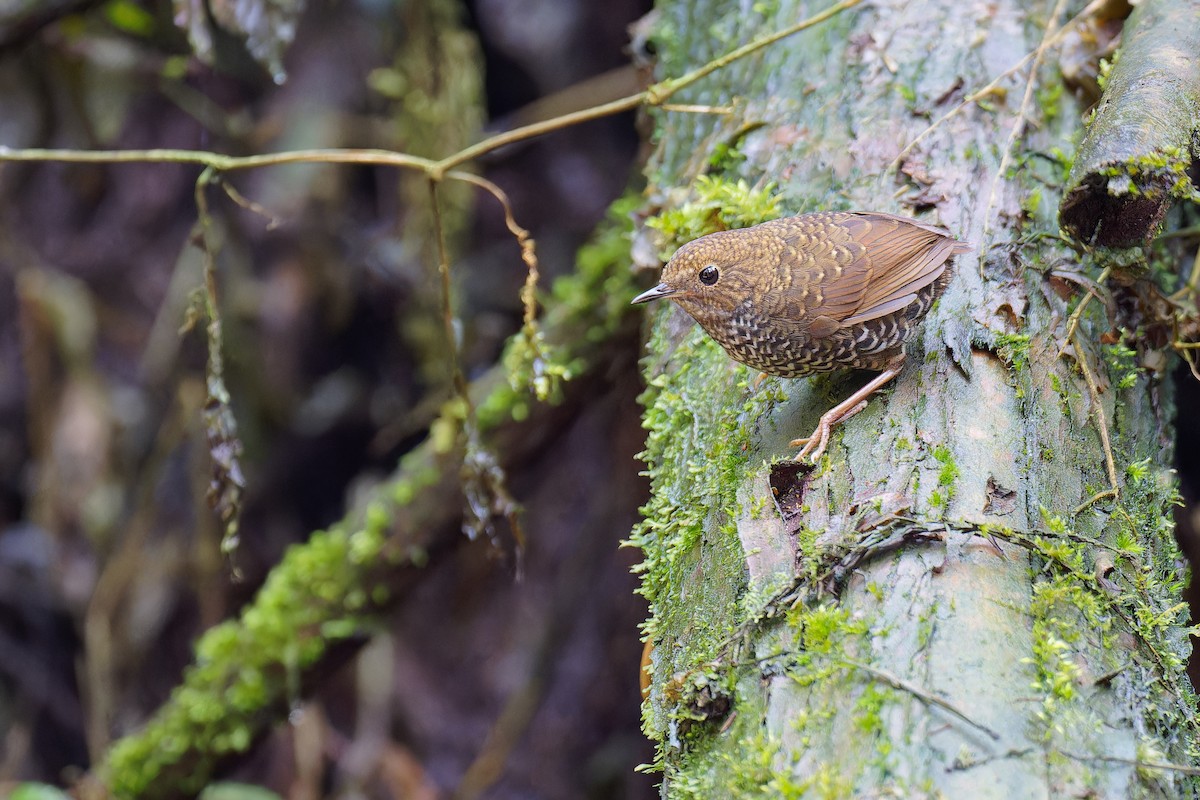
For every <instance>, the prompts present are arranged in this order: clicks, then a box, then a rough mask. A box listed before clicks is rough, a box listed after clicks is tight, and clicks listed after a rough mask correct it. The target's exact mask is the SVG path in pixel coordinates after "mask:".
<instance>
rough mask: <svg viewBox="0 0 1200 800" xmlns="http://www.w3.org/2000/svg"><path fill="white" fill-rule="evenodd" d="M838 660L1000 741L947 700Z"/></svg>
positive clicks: (885, 673)
mask: <svg viewBox="0 0 1200 800" xmlns="http://www.w3.org/2000/svg"><path fill="white" fill-rule="evenodd" d="M839 660H840V661H841V662H842V663H843V664H845V665H846V666H848V667H853V668H854V669H859V670H862V671H863V672H865V673H867V674H868V675H871V676H872V677H874V678H876V679H878V680H881V681H883V682H884V683H886V684H888V685H889V686H891V687H892V688H893V689H899V690H900V691H902V692H908V693H909V694H911V695H912V696H913V697H916V698H917V699H918V700H921V701H922V702H924V703H927V704H929V705H934V706H937V707H938V708H940V709H942V710H943V711H946V712H949V713H950V714H953V715H954V716H956V717H958V718H959V719H960V720H962V721H963V722H965V723H967V724H968V725H970V726H971V727H972V728H975V729H976V730H978V731H981V732H983V733H985V734H987V735H988V736H989V737H991V738H992V740H994V741H1000V734H998V733H996V732H995V731H994V730H992V729H991V728H989V727H988V726H986V725H984V724H983V723H980V722H976V721H975V720H973V719H971V718H970V717H968V716H967V715H966V714H965V713H963V711H961V710H960V709H959V708H958V707H957V706H955V705H954V704H953V703H951V702H950V701H949V700H944V699H942V698H940V697H938V696H937V695H935V694H930V693H929V692H927V691H925V690H924V689H922V688H921V687H920V686H917V685H916V684H915V683H910V682H908V681H906V680H904V679H903V678H901V677H900V676H899V675H895V674H893V673H891V672H888V671H886V670H882V669H879V668H877V667H872V666H868V665H867V664H860V663H859V662H857V661H851V660H850V659H848V658H843V659H839Z"/></svg>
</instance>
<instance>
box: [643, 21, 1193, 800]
mask: <svg viewBox="0 0 1200 800" xmlns="http://www.w3.org/2000/svg"><path fill="white" fill-rule="evenodd" d="M660 5H661V12H662V18H661V19H660V20H659V22H658V26H659V28H658V32H657V35H656V39H657V44H658V46H659V56H660V66H661V68H662V70H663V72H664V73H665V74H667V75H677V74H682V73H683V72H684V71H685V70H687V69H691V68H694V67H695V66H697V65H699V64H702V63H704V62H705V61H707V60H709V59H710V58H712V57H714V56H715V55H718V54H720V53H721V52H724V51H725V50H727V49H729V48H731V47H732V46H734V45H736V44H739V43H742V42H745V41H749V40H750V39H752V38H754V37H756V36H759V35H762V34H763V33H766V32H769V31H771V30H776V29H778V28H781V27H784V26H785V25H788V24H790V23H791V22H793V21H794V20H796V19H799V18H800V17H802V16H804V15H806V14H809V13H812V12H814V11H816V10H819V8H820V7H823V5H824V4H808V3H798V2H792V1H791V0H782V2H779V3H753V4H751V3H749V2H739V3H735V2H729V0H678V1H677V2H669V3H662V4H660ZM1081 6H1082V4H1077V5H1076V7H1074V8H1070V9H1066V11H1065V13H1064V11H1063V9H1061V8H1056V7H1055V6H1054V4H1053V3H1048V2H1043V3H1035V4H1024V3H1017V2H1011V0H997V2H993V3H989V4H985V5H980V4H972V3H961V2H957V0H931V1H929V2H921V3H910V2H904V1H903V0H881V1H880V2H877V3H873V4H871V5H870V6H862V7H859V8H856V9H853V10H851V11H847V12H843V13H841V14H839V15H838V16H837V17H836V18H835V19H834V20H833V21H832V22H830V23H826V24H825V25H823V26H820V27H818V28H815V29H813V30H810V31H807V32H805V33H803V34H800V35H799V36H797V37H794V38H792V39H788V40H786V41H784V42H782V43H781V44H778V45H775V46H773V47H771V48H768V49H766V50H765V51H763V52H762V53H760V54H759V55H758V56H755V57H752V58H750V59H747V60H746V61H744V62H739V63H737V64H735V65H733V66H732V67H730V68H727V69H723V70H719V71H717V72H716V73H714V74H713V75H712V76H711V77H709V78H708V79H706V80H705V81H704V82H702V83H701V84H698V85H697V86H696V87H694V88H693V89H691V90H689V91H687V92H684V93H681V95H680V96H677V97H676V98H673V99H674V100H675V101H676V102H679V103H695V104H713V105H727V104H731V103H732V104H733V108H734V113H732V114H731V115H728V116H720V115H704V114H685V113H678V112H670V111H668V112H664V113H662V114H661V115H660V116H658V117H657V123H658V126H659V132H658V142H659V145H658V149H657V152H656V154H655V157H654V160H653V163H652V165H651V168H650V179H651V192H652V193H655V194H657V196H658V197H659V198H667V199H665V200H663V202H664V205H666V206H668V207H678V206H679V205H680V197H681V196H683V197H686V196H689V195H681V194H680V193H679V192H678V191H677V190H679V189H682V190H685V191H688V190H689V187H690V192H691V195H690V196H693V197H694V196H695V194H696V192H697V188H696V187H697V184H696V182H695V179H696V177H697V176H698V175H700V174H702V173H707V174H708V175H709V176H710V177H714V178H715V180H716V181H719V182H727V183H729V184H730V185H732V182H735V181H737V180H738V179H745V180H746V181H747V182H748V183H749V184H751V185H752V186H754V185H758V186H765V185H766V183H767V182H774V183H775V184H777V188H775V189H774V192H775V193H776V194H778V195H779V196H780V197H781V199H782V207H783V209H784V210H785V213H800V212H805V211H813V210H819V209H838V208H856V209H870V210H880V211H891V212H898V213H907V214H919V215H920V217H921V218H922V219H924V220H927V221H933V222H938V223H940V224H942V225H945V226H946V227H948V228H949V229H950V230H951V231H952V232H953V233H954V234H955V235H956V236H958V237H959V238H961V239H964V240H966V241H969V242H971V243H973V244H974V245H975V252H974V253H973V254H971V255H968V256H965V257H960V258H959V259H958V265H957V271H956V275H955V277H954V279H953V282H952V284H951V286H950V288H949V290H948V291H947V293H946V295H945V296H944V297H943V298H942V300H941V301H940V302H939V304H938V305H937V306H936V307H935V308H934V310H933V312H932V313H931V314H930V315H929V318H928V319H927V321H926V323H925V325H924V327H923V329H922V333H921V334H920V336H919V337H918V340H917V341H915V342H913V343H911V344H910V345H909V356H910V357H909V361H908V367H907V368H906V369H905V371H904V373H903V374H902V375H901V376H900V378H898V379H897V380H896V381H895V383H894V387H893V388H892V389H890V390H888V391H886V392H885V394H884V395H883V396H877V397H876V398H874V399H873V400H872V401H871V403H870V404H869V406H868V407H867V409H866V410H865V411H864V412H862V413H861V414H859V415H858V416H857V417H855V418H854V419H852V420H851V421H850V422H849V423H847V424H846V425H845V426H844V428H843V429H841V433H835V437H834V442H833V444H832V446H831V448H830V452H829V454H828V455H827V457H826V459H824V460H823V461H822V463H821V464H820V465H819V466H818V467H817V468H816V469H814V470H811V471H810V470H806V469H800V468H798V467H797V465H795V464H794V462H790V461H789V460H788V459H790V457H791V456H792V455H794V450H791V449H789V448H788V447H787V442H788V440H789V439H791V438H794V437H797V436H801V435H807V434H808V433H809V432H810V431H811V430H812V428H813V426H814V424H815V423H816V421H817V418H818V416H819V415H820V414H821V413H822V412H823V411H824V410H826V409H827V408H829V407H830V406H831V405H833V404H834V403H835V402H837V401H838V400H840V399H841V398H842V397H845V396H846V395H847V394H848V393H849V392H850V391H851V390H852V389H853V387H854V386H856V385H859V384H860V383H861V382H862V378H861V377H856V376H835V377H832V378H817V379H811V380H799V381H782V380H778V379H770V380H768V381H766V382H765V383H764V384H763V385H762V387H761V388H759V389H758V390H755V389H754V388H753V386H752V384H753V377H754V376H753V374H751V373H750V372H749V371H748V369H747V368H745V367H742V366H740V365H737V364H735V363H734V362H732V361H730V360H729V359H728V358H727V357H726V356H725V355H724V353H723V351H721V350H720V348H719V347H717V346H716V345H715V344H713V343H712V342H711V341H709V340H708V339H707V338H706V337H705V336H704V335H703V333H702V332H701V331H699V329H698V328H697V327H696V326H694V325H692V324H691V323H690V320H689V319H688V318H687V317H686V316H685V315H684V314H683V313H682V312H680V311H679V310H678V309H676V308H674V307H670V306H667V305H666V304H663V307H661V308H659V309H657V310H656V311H655V312H654V314H655V316H654V326H653V332H652V335H651V342H650V353H649V355H648V356H647V359H646V365H647V379H648V381H649V384H650V388H649V390H648V391H647V392H646V395H645V397H644V402H645V405H646V427H647V428H648V430H649V437H648V444H647V449H646V453H645V454H644V457H645V459H646V461H647V464H648V470H649V473H650V475H651V478H652V481H653V497H652V499H651V501H650V503H649V505H648V506H647V507H646V509H645V512H646V520H645V522H644V523H643V524H642V525H641V526H640V527H639V528H638V529H637V530H636V531H635V532H634V535H633V541H634V543H636V544H638V545H639V546H641V547H642V548H643V550H644V552H645V557H646V558H645V563H644V564H643V578H644V584H643V591H644V592H645V594H646V595H647V596H648V598H649V599H650V600H651V603H652V608H653V618H652V619H651V621H650V622H649V623H648V631H649V634H650V637H651V639H652V641H653V644H654V651H653V656H652V659H651V664H652V673H653V684H652V687H651V693H650V699H649V701H648V703H647V705H646V715H645V725H646V730H647V732H648V734H649V735H650V736H651V737H652V738H654V739H656V740H657V741H658V743H659V754H660V760H659V766H660V767H661V768H662V769H663V770H664V773H665V774H664V776H663V777H664V781H665V784H666V794H667V796H670V797H731V796H739V795H740V794H742V793H745V794H747V795H753V796H761V791H762V787H764V786H768V787H769V789H770V791H771V793H773V794H776V795H783V796H789V797H791V796H799V795H801V794H805V793H806V792H811V794H812V795H813V796H822V797H825V796H835V797H843V796H846V797H849V796H867V797H882V796H888V797H890V796H896V797H913V796H944V797H972V798H985V797H997V798H1017V797H1019V798H1034V797H1065V796H1094V797H1127V796H1137V797H1180V796H1194V793H1195V792H1196V791H1197V790H1198V787H1197V783H1196V778H1195V777H1194V776H1193V774H1191V773H1189V769H1192V770H1194V769H1195V768H1196V767H1198V766H1200V759H1198V758H1197V744H1196V742H1197V741H1198V740H1197V733H1198V726H1197V719H1196V713H1195V703H1194V695H1193V692H1192V688H1191V685H1190V684H1189V682H1188V679H1187V677H1186V675H1185V672H1184V665H1185V662H1186V660H1187V657H1188V652H1189V645H1188V639H1187V628H1186V625H1187V612H1186V608H1185V607H1184V606H1183V605H1182V604H1181V600H1180V591H1181V587H1182V584H1183V580H1184V576H1183V567H1182V564H1181V560H1180V556H1179V554H1178V551H1177V549H1176V546H1175V543H1174V540H1173V538H1172V525H1171V516H1170V507H1171V505H1172V504H1173V503H1174V502H1175V498H1176V491H1175V484H1174V477H1173V474H1172V473H1171V472H1170V470H1169V467H1170V464H1171V456H1172V442H1173V439H1174V433H1173V429H1172V426H1171V417H1172V414H1173V407H1172V390H1171V385H1170V382H1169V379H1168V376H1167V374H1166V373H1165V371H1164V368H1163V365H1164V363H1165V358H1164V354H1163V352H1161V351H1158V350H1155V349H1154V345H1153V344H1152V342H1153V341H1154V339H1153V336H1152V334H1153V330H1152V327H1153V325H1152V323H1153V321H1154V320H1153V319H1151V318H1150V317H1149V316H1148V312H1147V310H1146V309H1147V308H1148V306H1149V305H1150V304H1148V303H1147V302H1146V300H1147V298H1153V297H1155V296H1156V294H1155V292H1156V290H1155V289H1154V287H1153V286H1152V284H1150V283H1149V282H1148V281H1146V280H1141V281H1137V280H1134V279H1133V278H1129V279H1128V280H1126V281H1124V282H1123V285H1121V286H1115V285H1114V287H1113V288H1112V290H1111V292H1112V301H1111V302H1105V301H1100V300H1096V299H1093V300H1091V302H1090V303H1089V304H1088V305H1087V307H1086V308H1085V310H1084V313H1083V314H1082V315H1081V319H1080V322H1079V325H1078V329H1077V332H1076V333H1075V334H1074V335H1073V336H1072V335H1070V333H1069V325H1068V321H1069V318H1070V315H1071V314H1072V312H1073V311H1074V310H1075V309H1076V308H1077V307H1078V304H1079V303H1080V299H1081V297H1083V296H1084V294H1085V291H1084V289H1082V288H1081V286H1088V285H1091V284H1090V281H1089V279H1088V277H1087V276H1088V275H1091V276H1092V279H1094V278H1095V275H1096V273H1097V272H1099V269H1100V267H1099V266H1097V265H1096V264H1093V263H1091V262H1090V261H1089V263H1086V264H1085V263H1081V261H1080V256H1079V255H1078V254H1077V253H1076V252H1075V251H1073V250H1072V249H1070V248H1068V247H1067V246H1066V245H1065V243H1064V242H1063V240H1061V239H1060V238H1059V237H1058V222H1057V211H1058V202H1059V197H1060V195H1061V191H1062V185H1063V182H1064V179H1065V176H1066V171H1067V169H1068V168H1069V166H1070V164H1069V158H1070V156H1069V155H1064V153H1067V154H1069V153H1070V152H1072V150H1073V144H1072V141H1073V137H1075V136H1076V135H1077V133H1078V129H1079V127H1080V126H1081V124H1082V123H1081V117H1082V115H1083V112H1084V111H1085V108H1084V107H1083V105H1082V104H1081V103H1079V102H1077V101H1076V100H1075V99H1074V98H1072V96H1071V94H1070V92H1069V91H1064V90H1063V88H1062V79H1061V76H1060V73H1059V71H1058V69H1057V68H1056V67H1055V65H1054V64H1055V61H1056V59H1057V58H1058V50H1057V49H1053V48H1052V49H1050V50H1048V51H1047V52H1048V55H1047V60H1048V61H1049V62H1050V63H1049V64H1048V65H1044V66H1042V67H1041V68H1039V69H1037V70H1036V71H1035V74H1034V80H1035V84H1034V86H1033V87H1032V93H1031V94H1030V96H1029V98H1030V102H1029V104H1028V106H1027V108H1025V110H1024V116H1025V117H1026V118H1027V119H1028V124H1027V125H1025V126H1024V128H1023V129H1022V132H1021V135H1019V136H1017V137H1015V139H1012V140H1010V135H1011V132H1012V131H1013V130H1014V126H1015V125H1017V123H1018V119H1019V117H1020V116H1021V105H1022V96H1023V94H1025V79H1026V77H1027V76H1028V75H1029V67H1028V63H1027V64H1026V65H1025V67H1024V68H1022V69H1020V70H1014V74H1013V75H1012V76H1010V77H1007V78H1005V79H1003V80H1001V81H1000V82H999V89H998V90H997V91H996V92H993V93H990V94H988V95H987V96H986V97H985V98H984V99H983V100H982V101H981V102H979V103H976V104H974V105H968V106H967V107H965V108H964V109H963V110H962V111H961V113H959V114H957V115H955V116H953V117H952V118H950V119H949V120H947V121H945V122H944V123H942V124H940V125H939V126H937V127H936V128H935V129H934V130H932V131H930V132H929V133H928V134H927V135H925V136H924V137H923V138H921V139H920V140H919V141H918V142H917V143H916V145H915V146H913V147H912V148H911V149H910V150H909V151H908V152H907V154H906V155H904V157H903V158H902V159H901V160H900V164H899V170H898V172H897V171H896V170H894V169H891V168H890V165H891V163H892V162H893V159H896V158H897V156H898V155H899V154H900V153H901V150H902V148H903V147H904V146H905V145H907V144H908V143H910V142H912V141H913V140H914V139H916V138H917V137H918V135H919V134H921V133H922V132H923V131H926V129H927V128H929V126H930V125H931V122H932V121H934V120H937V119H939V118H940V117H942V116H943V115H944V114H946V113H947V112H948V111H950V110H951V109H953V108H954V107H955V106H957V105H958V104H959V103H961V102H962V101H963V99H964V97H966V96H967V95H969V94H970V93H972V92H974V91H976V90H978V89H980V88H981V87H984V86H985V85H987V84H988V83H989V81H991V80H993V79H994V78H996V77H997V76H999V75H1001V74H1002V73H1004V72H1005V71H1006V70H1008V69H1010V68H1012V67H1014V66H1015V65H1017V64H1018V62H1020V61H1021V60H1022V58H1024V57H1025V56H1026V55H1027V54H1028V53H1031V52H1033V51H1034V50H1036V49H1037V47H1038V44H1039V42H1040V41H1042V39H1043V36H1045V35H1046V31H1047V28H1048V27H1057V26H1058V25H1061V24H1062V23H1063V22H1065V21H1066V19H1067V16H1068V15H1069V14H1071V13H1076V12H1078V11H1079V8H1080V7H1081ZM699 20H703V23H700V22H698V21H699ZM1006 151H1009V155H1008V156H1007V158H1005V153H1006ZM1002 159H1004V160H1003V161H1002ZM881 176H882V177H881ZM709 185H711V184H709ZM701 189H702V190H703V187H701ZM731 196H736V191H734V190H731ZM672 244H678V242H674V243H672ZM1139 258H1141V259H1142V260H1143V261H1144V257H1142V256H1140V255H1139ZM1140 268H1141V269H1142V271H1143V272H1142V274H1145V265H1144V263H1143V264H1142V265H1141V267H1140ZM1172 269H1173V267H1172ZM1154 273H1155V274H1157V275H1158V276H1159V279H1160V280H1162V281H1164V286H1163V289H1165V291H1166V292H1168V293H1169V292H1171V291H1173V290H1174V288H1175V285H1168V284H1170V283H1171V282H1172V281H1173V280H1174V276H1173V275H1172V274H1171V272H1170V270H1162V269H1156V270H1154ZM1105 299H1106V300H1107V295H1106V297H1105ZM1139 326H1140V327H1139ZM1117 328H1122V329H1124V331H1125V333H1124V335H1123V336H1122V337H1121V338H1119V340H1118V336H1117V334H1116V333H1115V332H1114V331H1115V330H1116V329H1117ZM1158 346H1160V347H1161V346H1163V345H1161V344H1159V345H1158ZM1102 432H1103V434H1104V435H1102ZM1105 436H1106V437H1107V438H1108V440H1110V441H1111V451H1112V461H1111V469H1110V462H1109V460H1108V459H1107V458H1106V454H1105V445H1104V442H1105ZM1112 478H1115V479H1116V484H1117V485H1116V486H1115V487H1113V486H1112ZM1113 488H1115V489H1116V492H1113V491H1109V490H1110V489H1113Z"/></svg>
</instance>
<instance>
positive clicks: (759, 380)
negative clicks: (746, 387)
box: [751, 372, 767, 392]
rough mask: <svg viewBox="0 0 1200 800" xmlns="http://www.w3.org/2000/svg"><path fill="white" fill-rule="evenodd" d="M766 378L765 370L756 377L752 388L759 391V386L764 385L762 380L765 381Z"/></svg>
mask: <svg viewBox="0 0 1200 800" xmlns="http://www.w3.org/2000/svg"><path fill="white" fill-rule="evenodd" d="M766 379H767V373H765V372H760V373H758V377H757V378H755V379H754V386H753V387H751V388H752V389H754V391H756V392H757V391H758V387H760V386H762V382H763V381H765V380H766Z"/></svg>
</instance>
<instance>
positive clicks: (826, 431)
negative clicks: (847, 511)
mask: <svg viewBox="0 0 1200 800" xmlns="http://www.w3.org/2000/svg"><path fill="white" fill-rule="evenodd" d="M903 366H904V357H903V356H901V357H900V358H898V359H896V360H895V361H893V362H892V363H890V364H888V366H887V367H886V368H885V369H884V370H883V372H881V373H879V374H878V375H876V376H875V377H874V378H872V379H871V380H870V381H868V382H867V384H866V385H865V386H863V387H862V388H861V389H859V390H858V391H857V392H855V393H854V394H852V395H850V396H849V397H847V398H846V399H845V400H843V401H842V402H840V403H838V404H837V405H836V406H834V407H833V408H831V409H829V410H828V411H826V412H825V413H824V414H822V415H821V421H820V422H818V423H817V429H816V430H815V431H813V433H812V436H808V437H805V438H803V439H795V440H793V441H792V442H790V443H789V444H788V446H789V447H800V446H801V445H803V446H804V449H803V450H801V451H800V452H799V453H797V454H796V460H797V461H803V460H804V459H805V457H809V458H811V460H812V462H813V463H814V464H815V463H816V462H817V460H818V459H819V458H820V457H821V456H822V454H824V452H825V448H826V447H827V446H828V445H829V435H830V434H831V433H832V432H833V429H834V427H835V426H837V425H841V424H842V423H843V422H845V421H846V420H848V419H850V418H851V417H853V416H854V415H855V414H857V413H858V412H860V411H862V410H863V409H864V408H866V407H867V398H869V397H870V396H871V395H872V394H874V393H875V392H877V391H879V389H880V388H881V387H882V386H883V385H884V384H886V383H887V382H888V381H890V380H891V379H892V378H895V377H896V376H897V375H899V374H900V370H901V368H902V367H903ZM810 453H811V455H810Z"/></svg>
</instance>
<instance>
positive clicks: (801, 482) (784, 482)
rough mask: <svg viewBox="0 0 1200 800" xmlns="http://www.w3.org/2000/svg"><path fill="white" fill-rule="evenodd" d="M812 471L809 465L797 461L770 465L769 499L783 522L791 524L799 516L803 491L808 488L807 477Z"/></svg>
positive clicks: (802, 503)
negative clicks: (773, 502)
mask: <svg viewBox="0 0 1200 800" xmlns="http://www.w3.org/2000/svg"><path fill="white" fill-rule="evenodd" d="M812 470H813V467H812V465H811V464H802V463H801V462H799V461H790V460H789V461H776V462H775V463H774V464H772V465H771V476H770V478H769V480H770V483H771V497H772V498H774V500H775V508H777V509H778V510H779V516H781V517H783V521H784V522H791V521H792V520H793V519H795V518H796V517H798V516H800V510H801V508H802V507H803V505H804V491H805V489H807V488H808V480H807V477H808V474H809V473H810V472H812Z"/></svg>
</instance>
